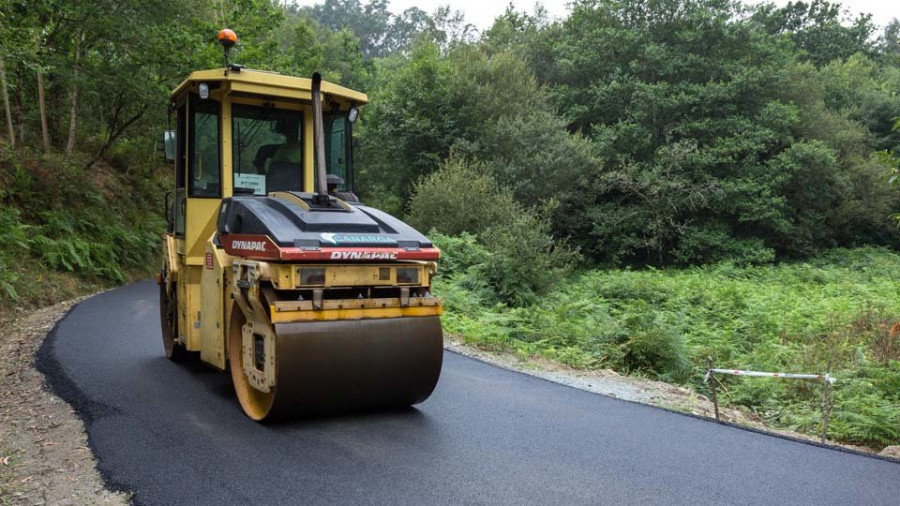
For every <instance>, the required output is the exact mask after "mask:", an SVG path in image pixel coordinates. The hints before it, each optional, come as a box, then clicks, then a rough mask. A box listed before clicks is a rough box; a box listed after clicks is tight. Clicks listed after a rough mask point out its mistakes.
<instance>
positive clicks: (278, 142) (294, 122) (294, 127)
mask: <svg viewBox="0 0 900 506" xmlns="http://www.w3.org/2000/svg"><path fill="white" fill-rule="evenodd" d="M302 127H303V114H302V113H300V112H298V111H287V110H280V109H274V108H272V107H257V106H250V105H245V104H234V105H233V106H232V135H233V143H232V155H233V157H234V159H233V160H232V163H233V166H234V187H235V188H246V189H251V190H253V193H254V194H256V195H265V194H267V193H269V192H273V191H302V189H303V128H302Z"/></svg>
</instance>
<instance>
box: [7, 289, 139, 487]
mask: <svg viewBox="0 0 900 506" xmlns="http://www.w3.org/2000/svg"><path fill="white" fill-rule="evenodd" d="M79 300H81V299H75V300H72V301H68V302H64V303H61V304H57V305H54V306H50V307H46V308H44V309H39V310H34V311H27V312H21V313H19V314H15V315H12V316H8V317H7V318H5V319H4V320H2V321H0V504H35V505H39V504H47V505H69V504H71V505H85V504H114V505H124V504H128V503H129V500H128V497H127V496H126V495H125V494H121V493H115V492H110V491H108V490H107V489H106V488H105V487H104V486H103V482H102V481H101V479H100V475H99V473H98V472H97V469H96V465H95V462H94V458H93V454H92V453H91V450H90V449H89V448H88V446H87V434H86V433H85V430H84V424H83V423H82V422H81V420H80V419H79V418H78V417H77V416H76V415H75V413H74V412H73V410H72V408H71V407H70V406H69V405H68V404H66V403H65V401H63V400H62V399H60V398H58V397H56V396H55V395H53V394H51V393H49V392H48V391H47V390H46V389H45V388H44V378H43V375H41V373H39V372H38V371H36V370H35V368H34V355H35V353H36V352H37V350H38V348H39V347H40V346H41V343H42V342H43V341H44V338H45V337H46V336H47V333H48V332H50V331H51V330H52V328H53V326H54V325H56V322H57V321H58V320H59V319H60V318H62V317H63V316H64V315H65V314H66V312H68V310H69V309H71V308H72V306H74V305H75V304H76V303H77V302H78V301H79Z"/></svg>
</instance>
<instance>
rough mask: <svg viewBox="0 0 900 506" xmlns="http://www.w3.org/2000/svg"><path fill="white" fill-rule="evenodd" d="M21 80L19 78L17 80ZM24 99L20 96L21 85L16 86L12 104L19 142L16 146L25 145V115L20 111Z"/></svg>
mask: <svg viewBox="0 0 900 506" xmlns="http://www.w3.org/2000/svg"><path fill="white" fill-rule="evenodd" d="M19 82H21V79H20V80H19ZM23 101H24V99H23V98H22V86H18V87H16V103H15V105H14V106H13V107H14V109H13V117H14V118H15V120H14V123H15V128H16V132H17V133H18V134H19V143H18V144H17V146H18V147H20V148H21V147H23V146H25V115H24V114H23V113H22V102H23Z"/></svg>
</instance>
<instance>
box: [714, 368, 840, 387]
mask: <svg viewBox="0 0 900 506" xmlns="http://www.w3.org/2000/svg"><path fill="white" fill-rule="evenodd" d="M711 373H716V374H731V375H732V376H757V377H763V378H792V379H820V380H825V381H827V382H828V383H831V384H834V382H835V381H836V380H835V379H834V377H833V376H831V375H830V374H794V373H789V372H760V371H742V370H740V369H709V370H707V371H706V375H705V376H703V381H704V382H706V381H709V375H710V374H711Z"/></svg>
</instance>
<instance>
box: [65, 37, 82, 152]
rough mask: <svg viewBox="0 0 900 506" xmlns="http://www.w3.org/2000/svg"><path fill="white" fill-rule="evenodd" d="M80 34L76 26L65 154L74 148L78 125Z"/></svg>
mask: <svg viewBox="0 0 900 506" xmlns="http://www.w3.org/2000/svg"><path fill="white" fill-rule="evenodd" d="M81 35H82V29H81V28H80V27H79V28H78V33H77V34H75V67H74V68H73V69H72V95H71V100H70V102H71V105H72V108H71V109H70V110H69V142H68V143H66V156H69V155H71V154H72V150H73V149H75V130H76V128H77V125H78V65H79V60H81Z"/></svg>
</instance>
